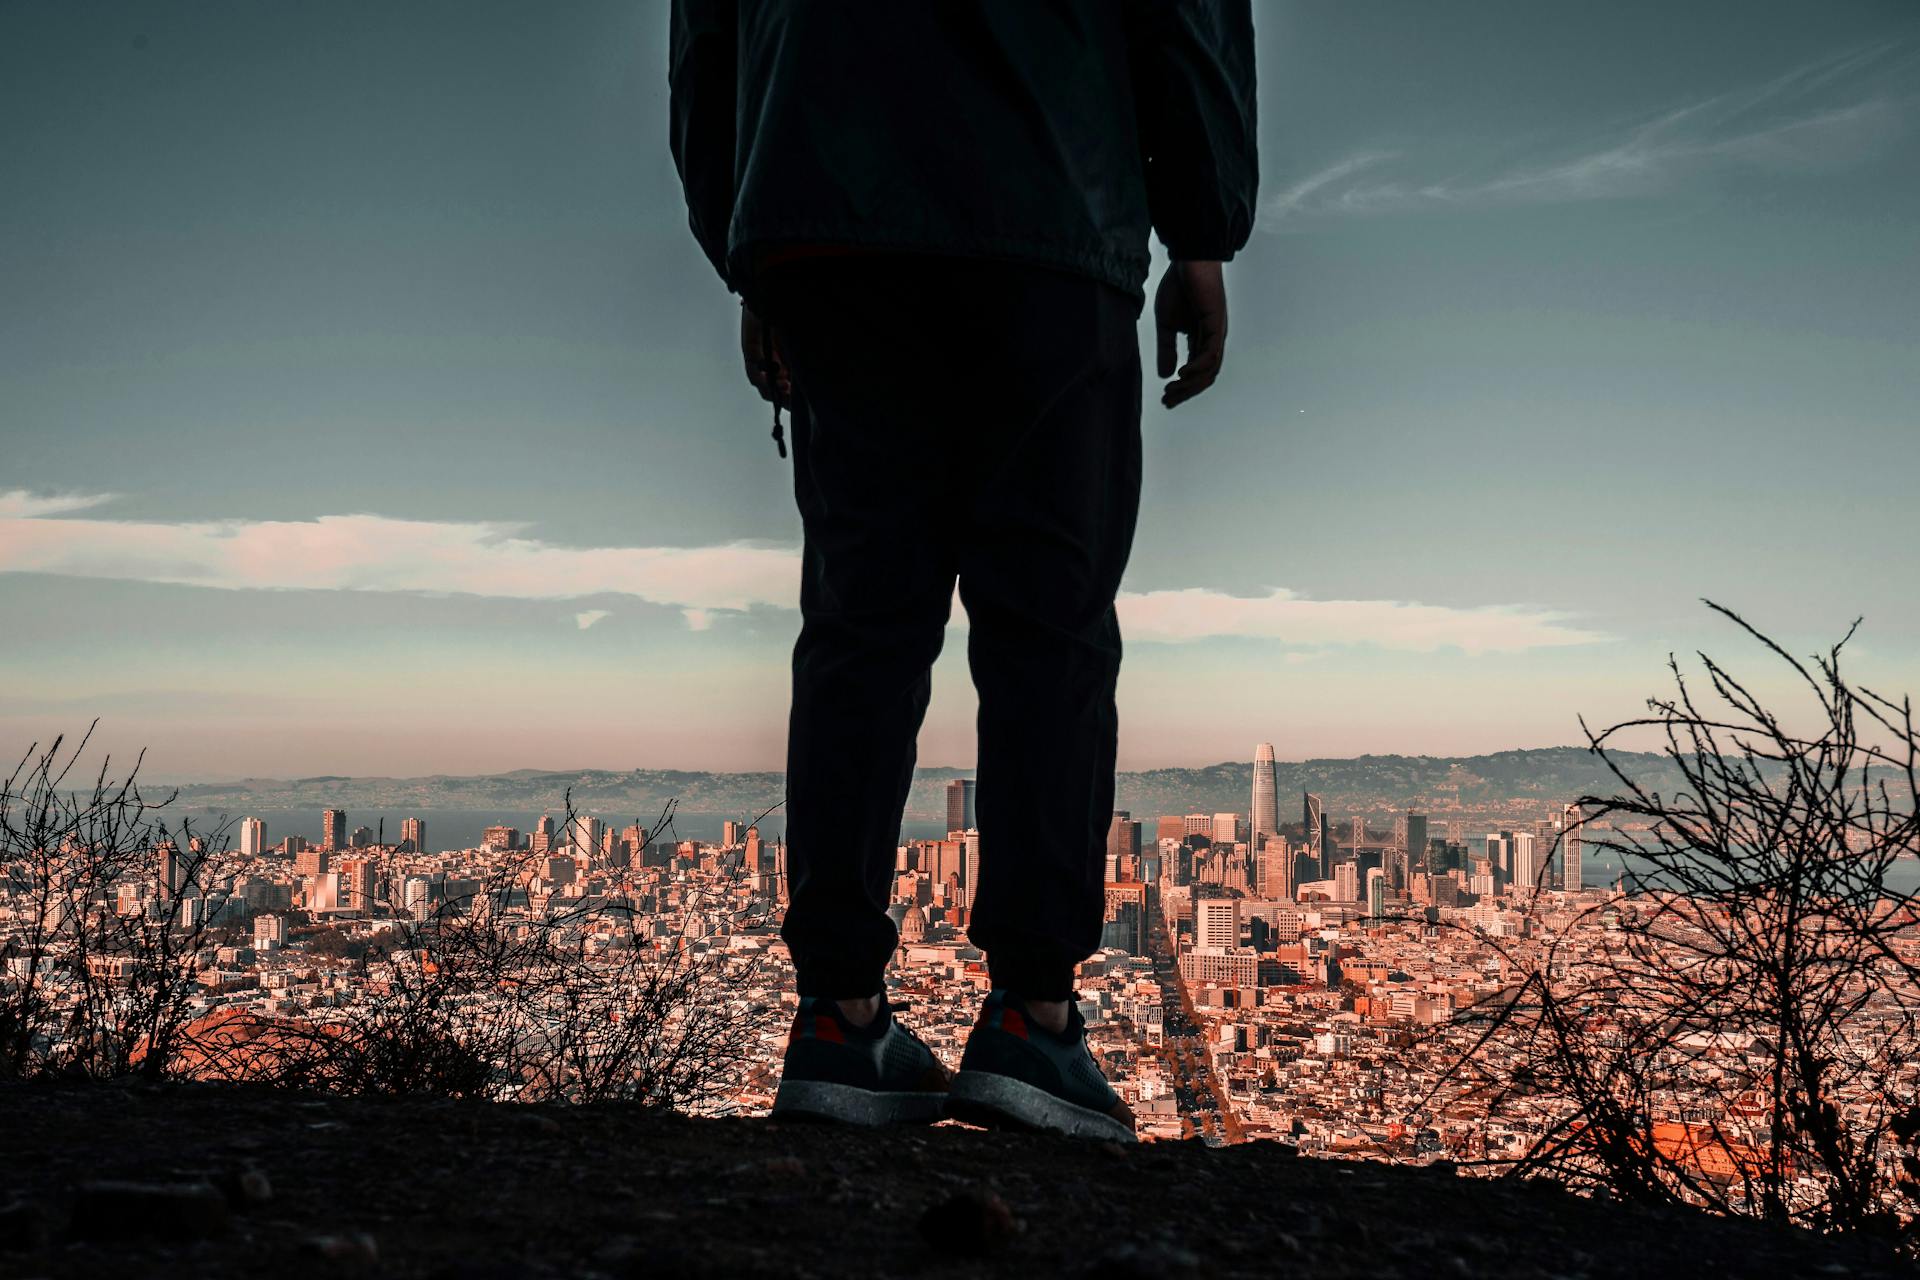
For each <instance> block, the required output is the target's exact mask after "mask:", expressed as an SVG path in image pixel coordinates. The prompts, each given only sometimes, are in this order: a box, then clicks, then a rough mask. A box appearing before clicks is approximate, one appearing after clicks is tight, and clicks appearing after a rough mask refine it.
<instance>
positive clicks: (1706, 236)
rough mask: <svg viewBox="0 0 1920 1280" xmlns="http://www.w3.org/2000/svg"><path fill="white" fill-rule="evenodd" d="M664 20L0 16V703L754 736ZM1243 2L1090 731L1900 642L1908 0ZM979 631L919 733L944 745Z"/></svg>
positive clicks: (1485, 719)
mask: <svg viewBox="0 0 1920 1280" xmlns="http://www.w3.org/2000/svg"><path fill="white" fill-rule="evenodd" d="M665 17H666V15H665V7H664V5H660V4H642V5H638V6H631V5H616V4H612V3H582V4H579V5H571V6H567V7H566V9H565V10H564V12H559V11H556V12H555V13H552V14H549V15H546V17H545V19H544V20H543V21H542V22H541V23H538V24H531V25H530V24H528V23H526V22H525V21H524V14H523V12H522V11H521V10H520V9H519V8H518V7H516V6H512V5H508V4H503V3H490V2H489V3H476V4H473V5H469V6H463V7H462V9H461V10H460V16H459V26H460V29H461V31H462V32H463V35H462V38H461V40H460V41H458V42H449V41H448V40H447V39H446V29H447V21H446V18H445V15H444V14H443V13H440V12H437V11H436V10H435V9H434V8H433V6H407V7H403V8H398V9H396V8H393V7H391V6H376V5H370V4H355V3H347V4H341V5H335V6H326V7H325V8H323V9H321V8H314V9H305V10H281V9H274V10H266V9H261V8H259V7H258V6H251V5H246V4H240V3H229V2H226V0H209V2H208V3H206V4H204V5H195V6H193V7H192V8H191V9H180V8H178V7H171V6H163V5H159V4H156V3H147V2H136V0H115V2H113V3H103V4H98V5H87V6H11V7H8V8H6V9H5V10H4V11H0V105H4V107H5V108H6V112H7V117H8V119H9V120H10V121H13V122H14V128H15V131H16V135H17V137H18V138H19V141H20V145H18V146H15V147H11V148H8V149H7V151H6V153H5V154H4V155H0V183H4V184H5V185H6V187H7V189H8V191H9V193H10V198H9V200H8V201H7V207H6V211H5V213H4V214H3V215H0V219H3V220H4V224H5V227H6V230H7V234H6V235H5V236H0V274H4V276H5V278H6V279H7V280H8V282H9V298H10V300H11V301H12V302H13V304H14V305H12V306H10V307H9V308H8V309H7V311H6V314H5V316H4V317H0V336H4V341H0V438H3V439H4V441H5V443H6V445H7V452H6V455H5V458H6V460H5V462H4V463H0V608H4V609H5V610H6V611H7V613H8V616H9V619H10V628H9V635H8V639H7V641H6V643H5V645H4V646H0V689H3V690H4V693H0V741H4V742H8V743H14V744H16V745H17V746H18V747H20V748H24V746H25V745H26V743H27V742H28V741H31V740H33V739H35V738H38V739H41V740H44V739H45V738H47V737H48V736H50V735H51V734H52V733H54V732H60V731H66V732H73V731H75V730H76V729H78V728H79V727H82V726H83V725H84V724H85V723H86V722H87V721H89V720H91V719H92V718H93V717H94V716H96V715H98V716H101V717H103V718H104V721H103V725H102V734H103V738H102V741H103V743H104V744H105V745H108V746H110V747H111V748H112V749H113V750H114V751H115V752H116V753H119V754H122V755H130V754H131V753H132V752H133V751H135V750H137V749H139V748H140V747H143V746H146V747H151V749H152V752H151V754H150V756H149V763H150V765H151V767H152V768H153V769H154V770H155V772H156V774H164V775H165V776H169V777H177V778H188V777H234V776H241V775H256V776H258V775H266V776H311V775H316V774H335V773H339V774H344V773H356V774H384V775H396V774H398V775H415V774H423V773H433V772H449V773H486V772H500V771H506V770H513V769H520V768H526V767H553V768H572V767H627V766H633V765H636V764H638V765H645V766H652V767H667V768H690V769H703V768H704V769H732V770H741V769H755V768H767V767H774V766H776V765H777V764H778V762H779V760H780V759H781V757H782V754H783V751H784V739H785V708H786V702H787V658H788V652H789V649H790V646H791V643H792V639H793V636H794V633H795V631H796V628H797V615H796V613H795V611H794V609H793V607H792V606H793V603H794V598H795V595H796V592H797V582H798V575H797V568H796V562H797V557H796V548H797V541H798V521H797V518H796V517H795V515H794V512H793V509H792V498H791V493H790V485H791V479H792V477H791V474H790V472H789V471H788V470H787V469H786V466H787V464H785V463H782V462H781V461H780V460H779V459H777V458H776V457H775V456H774V454H773V452H772V450H771V449H770V448H768V447H767V440H766V423H765V413H764V409H765V406H764V405H763V404H761V402H760V401H759V400H758V399H757V398H756V397H755V396H754V395H753V394H752V392H751V391H750V390H749V389H748V388H747V387H746V386H745V384H744V382H743V381H742V380H741V378H740V376H739V367H738V365H739V354H738V349H737V341H736V338H735V335H734V334H733V332H732V326H733V324H734V322H735V320H736V317H737V308H736V306H735V305H734V302H733V300H732V299H731V298H729V297H727V296H726V295H725V294H724V293H723V292H722V291H721V290H720V289H719V287H718V286H717V285H716V284H715V283H714V282H713V281H712V280H711V278H710V274H711V273H710V269H709V268H708V266H707V264H706V262H705V260H704V259H703V258H702V256H701V255H700V253H699V252H698V250H697V249H696V247H695V245H694V243H693V240H692V238H691V236H690V235H689V234H688V232H687V228H686V214H685V209H684V206H683V204H682V202H681V198H680V193H679V190H678V186H677V183H676V182H675V180H674V175H673V171H672V165H671V162H670V159H669V157H668V154H667V146H666V122H665V85H664V79H665V46H664V29H665ZM1256 35H1257V39H1258V41H1259V49H1258V56H1259V61H1260V65H1261V67H1262V101H1261V123H1260V129H1261V135H1260V143H1261V159H1262V171H1263V173H1264V174H1266V175H1267V181H1266V185H1265V187H1264V189H1263V193H1262V206H1261V218H1260V229H1259V231H1258V232H1257V234H1256V235H1255V237H1254V240H1253V243H1252V244H1251V245H1250V246H1249V247H1248V249H1247V250H1246V251H1245V252H1244V253H1243V254H1242V255H1240V257H1239V258H1237V259H1236V261H1235V262H1234V263H1233V264H1232V265H1231V266H1230V267H1229V269H1228V280H1229V288H1230V292H1231V296H1232V305H1233V337H1232V341H1231V346H1230V353H1229V357H1228V364H1227V368H1226V372H1225V375H1224V377H1223V379H1222V381H1221V383H1220V384H1219V385H1218V386H1217V387H1216V388H1215V389H1214V390H1213V391H1212V392H1210V393H1209V395H1208V396H1207V397H1205V398H1204V399H1202V400H1199V401H1196V402H1194V403H1193V404H1192V405H1190V406H1187V407H1185V408H1183V409H1182V410H1181V411H1180V412H1179V413H1178V414H1175V415H1171V416H1168V415H1164V414H1162V413H1160V411H1158V410H1157V409H1156V410H1153V411H1151V412H1150V414H1149V417H1148V421H1147V425H1146V441H1147V444H1146V447H1147V457H1146V460H1145V475H1146V492H1145V494H1144V497H1143V505H1142V510H1141V520H1140V530H1139V536H1138V540H1137V544H1136V549H1135V552H1134V555H1133V558H1132V560H1131V561H1130V564H1129V572H1128V575H1127V579H1126V581H1125V582H1124V583H1123V584H1122V593H1121V599H1120V604H1119V612H1120V617H1121V622H1122V628H1123V633H1124V636H1125V643H1126V646H1127V657H1126V661H1125V664H1124V666H1123V669H1122V674H1121V683H1120V692H1119V704H1120V713H1121V725H1122V729H1121V741H1120V767H1121V768H1123V769H1141V768H1152V767H1158V766H1162V765H1170V764H1181V763H1196V762H1202V761H1218V760H1226V759H1238V758H1240V754H1241V752H1242V751H1243V750H1244V748H1243V746H1242V744H1243V743H1245V742H1248V741H1272V742H1274V744H1275V746H1276V750H1277V751H1278V753H1279V754H1280V756H1281V757H1282V758H1288V759H1305V758H1324V757H1341V756H1354V755H1361V754H1365V753H1406V754H1430V755H1454V754H1472V753H1475V752H1480V751H1492V750H1500V749H1505V748H1511V747H1536V746H1550V745H1562V744H1578V743H1580V742H1581V741H1582V739H1581V738H1580V734H1579V726H1578V717H1579V716H1581V715H1585V716H1587V717H1588V718H1589V719H1590V720H1593V721H1597V722H1612V721H1613V720H1615V719H1619V718H1624V716H1625V715H1629V714H1632V713H1633V712H1635V711H1637V710H1638V709H1639V707H1640V705H1641V701H1642V699H1644V697H1645V696H1646V695H1647V694H1648V693H1650V692H1652V691H1654V690H1655V689H1657V688H1658V687H1660V686H1661V685H1662V683H1663V671H1662V665H1663V663H1664V661H1665V658H1666V655H1667V654H1668V653H1669V652H1673V651H1678V652H1680V653H1683V654H1684V653H1686V652H1689V651H1690V650H1692V649H1694V648H1696V647H1700V646H1703V645H1704V646H1708V647H1710V648H1711V647H1713V646H1716V645H1719V644H1721V643H1723V642H1724V640H1725V638H1726V633H1725V632H1724V631H1723V630H1721V629H1720V628H1718V627H1717V626H1716V625H1715V623H1714V622H1713V620H1712V619H1711V618H1710V617H1709V616H1708V615H1707V614H1706V611H1705V610H1703V609H1701V608H1700V607H1699V605H1698V604H1697V600H1698V598H1699V597H1702V596H1710V597H1712V598H1715V599H1717V600H1720V601H1722V602H1724V603H1726V604H1729V605H1731V606H1733V607H1736V608H1738V609H1740V610H1742V611H1743V612H1745V613H1747V614H1748V615H1749V616H1751V617H1752V618H1754V620H1755V621H1756V622H1757V623H1759V624H1760V625H1761V626H1762V628H1763V629H1765V630H1767V631H1768V632H1769V633H1770V634H1774V635H1777V636H1779V637H1780V638H1782V639H1783V640H1784V641H1786V642H1788V643H1789V645H1790V647H1791V648H1793V649H1794V650H1795V651H1796V652H1808V651H1811V650H1812V649H1815V648H1819V647H1824V646H1825V645H1826V644H1828V643H1830V642H1831V641H1832V640H1833V639H1835V638H1837V636H1838V634H1839V633H1840V632H1841V631H1843V630H1844V628H1845V627H1846V625H1847V624H1848V623H1849V622H1850V621H1851V620H1852V619H1853V618H1854V617H1855V616H1856V615H1862V614H1864V615H1865V616H1866V627H1865V629H1864V630H1863V632H1862V636H1861V640H1860V642H1859V643H1858V644H1857V645H1856V647H1855V650H1854V651H1853V652H1854V660H1855V665H1856V670H1857V672H1858V673H1859V674H1860V675H1861V677H1862V679H1863V682H1865V683H1869V684H1872V685H1876V686H1880V687H1884V688H1887V689H1890V690H1907V689H1912V688H1914V687H1915V686H1916V685H1917V684H1920V680H1916V679H1915V676H1916V674H1920V601H1916V600H1915V599H1914V598H1913V597H1912V596H1911V594H1910V593H1905V592H1901V591H1898V590H1895V589H1891V588H1892V584H1893V583H1894V582H1895V581H1896V574H1897V565H1898V563H1899V559H1900V556H1901V554H1902V551H1901V548H1903V547H1904V546H1905V545H1906V543H1907V541H1908V540H1909V530H1908V527H1907V526H1908V524H1909V523H1910V517H1909V514H1908V512H1909V501H1908V495H1907V493H1906V483H1907V482H1906V477H1907V476H1909V475H1911V474H1913V472H1914V471H1915V470H1916V469H1920V431H1915V430H1914V429H1913V423H1912V406H1913V405H1914V404H1915V403H1920V373H1916V370H1917V369H1920V359H1916V358H1915V354H1916V353H1915V349H1914V348H1915V343H1914V337H1913V331H1912V326H1911V322H1910V310H1911V298H1912V297H1913V295H1914V293H1915V291H1916V289H1920V255H1915V254H1913V253H1912V252H1911V241H1912V237H1911V228H1912V226H1913V225H1914V222H1915V219H1916V218H1917V217H1920V131H1917V130H1916V129H1915V128H1914V117H1915V101H1914V97H1913V95H1912V93H1911V91H1910V89H1909V88H1908V86H1909V85H1910V84H1911V83H1912V79H1913V72H1914V69H1915V66H1916V57H1917V56H1920V11H1916V10H1915V9H1914V8H1913V6H1911V5H1908V4H1899V3H1887V2H1874V0H1844V2H1840V3H1835V4H1831V5H1823V6H1819V7H1818V8H1817V9H1815V8H1809V7H1807V6H1801V5H1793V4H1788V3H1784V2H1775V0H1766V2H1762V3H1739V4H1736V3H1733V0H1711V2H1708V3H1701V4H1699V5H1695V6H1689V8H1688V10H1687V11H1686V13H1685V14H1683V15H1676V14H1675V13H1673V11H1672V10H1671V7H1670V6H1664V5H1655V4H1651V3H1631V4H1619V5H1610V6H1607V7H1605V9H1604V10H1594V11H1591V12H1563V11H1555V12H1552V13H1547V12H1545V11H1543V10H1541V9H1540V8H1539V7H1538V6H1530V5H1525V4H1520V3H1512V2H1505V0H1503V2H1501V3H1488V4H1485V5H1479V6H1475V7H1474V8H1473V9H1472V10H1471V11H1470V12H1461V13H1457V14H1450V15H1448V16H1447V18H1446V19H1445V20H1441V19H1440V18H1438V17H1436V16H1435V15H1433V14H1432V12H1431V10H1430V7H1429V6H1424V5H1421V4H1418V3H1416V2H1414V0H1392V2H1391V3H1385V4H1382V5H1379V6H1375V7H1372V8H1370V9H1368V10H1367V11H1366V12H1365V13H1361V12H1359V11H1356V10H1353V9H1352V7H1351V6H1335V7H1326V6H1313V5H1307V4H1293V3H1276V4H1273V5H1264V4H1263V5H1262V6H1261V7H1260V10H1259V13H1258V14H1257V15H1256ZM349 74H350V75H351V77H352V79H353V82H354V83H355V84H357V85H359V86H361V91H360V92H357V93H356V94H354V95H352V96H351V97H350V98H343V97H342V95H341V94H340V93H339V91H338V86H339V84H340V83H341V82H342V80H343V78H344V77H346V76H348V75H349ZM962 363H963V365H964V362H962ZM966 372H967V374H968V376H976V375H977V374H978V372H979V371H974V370H970V369H969V370H966ZM1837 460H1855V462H1856V463H1857V465H1856V464H1854V463H1848V464H1845V465H1840V464H1838V463H1837ZM1834 512H1844V520H1845V529H1844V533H1845V536H1846V537H1847V539H1848V541H1849V542H1850V543H1852V544H1856V545H1859V546H1862V547H1864V548H1866V549H1867V550H1866V553H1865V555H1864V556H1863V557H1861V558H1852V557H1849V558H1845V559H1841V560H1836V559H1835V558H1834V557H1833V556H1832V554H1831V546H1830V540H1829V539H1828V538H1826V537H1818V536H1813V535H1811V534H1810V532H1809V529H1810V526H1811V525H1812V523H1813V522H1814V521H1815V519H1816V518H1819V519H1825V518H1827V513H1834ZM1756 513H1764V515H1765V517H1766V518H1756ZM932 514H933V513H929V516H930V518H931V517H932ZM76 619H82V620H85V625H77V624H76V622H75V620H76ZM964 628H965V622H964V612H963V611H961V610H959V609H957V608H956V610H955V612H954V621H953V625H952V626H951V627H950V629H949V633H948V637H947V643H946V646H945V651H944V653H943V655H942V657H941V659H940V661H939V663H938V665H937V667H936V670H935V678H934V690H935V691H934V698H933V703H932V705H931V707H930V710H929V714H928V719H927V724H926V728H925V731H924V732H923V734H922V739H921V744H920V746H921V751H920V755H921V758H922V759H925V760H930V761H939V762H942V763H948V764H953V765H955V766H958V767H966V766H967V765H968V764H969V763H970V762H971V761H972V759H973V748H972V730H973V711H974V699H973V696H972V691H971V688H970V686H969V683H968V680H967V673H966V665H965V660H964V651H965V647H966V646H965V643H964V640H965V634H964ZM509 730H510V731H509Z"/></svg>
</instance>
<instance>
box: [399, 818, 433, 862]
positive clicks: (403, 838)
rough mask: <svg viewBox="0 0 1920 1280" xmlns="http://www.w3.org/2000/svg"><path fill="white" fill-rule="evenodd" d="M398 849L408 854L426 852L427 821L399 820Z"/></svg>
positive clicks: (414, 819)
mask: <svg viewBox="0 0 1920 1280" xmlns="http://www.w3.org/2000/svg"><path fill="white" fill-rule="evenodd" d="M400 847H401V848H402V849H405V850H406V851H407V852H408V853H425V852H427V820H426V819H425V818H402V819H400Z"/></svg>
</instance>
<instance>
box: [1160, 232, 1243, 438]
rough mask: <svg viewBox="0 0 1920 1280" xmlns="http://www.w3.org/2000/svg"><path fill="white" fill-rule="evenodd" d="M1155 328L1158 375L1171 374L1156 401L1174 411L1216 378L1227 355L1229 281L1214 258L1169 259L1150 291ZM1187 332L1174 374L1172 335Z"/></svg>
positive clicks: (1175, 358) (1174, 353)
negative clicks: (1184, 353) (1183, 354)
mask: <svg viewBox="0 0 1920 1280" xmlns="http://www.w3.org/2000/svg"><path fill="white" fill-rule="evenodd" d="M1153 328H1154V332H1155V334H1156V336H1157V337H1158V338H1159V348H1160V361H1159V369H1160V376H1161V377H1163V378H1172V379H1173V381H1171V382H1169V383H1168V384H1167V385H1166V388H1165V390H1163V391H1162V392H1161V394H1160V403H1161V404H1163V405H1165V406H1167V408H1169V409H1172V408H1174V407H1176V406H1178V405H1181V404H1184V403H1186V402H1187V401H1188V400H1191V399H1193V398H1194V397H1195V396H1197V395H1199V394H1200V393H1201V392H1202V391H1205V390H1206V389H1207V388H1208V387H1210V386H1212V385H1213V380H1214V379H1215V378H1217V377H1219V376H1220V362H1221V360H1222V359H1224V358H1225V356H1226V353H1227V283H1226V280H1225V278H1224V277H1223V276H1222V274H1221V271H1220V264H1219V263H1217V262H1172V263H1168V264H1167V270H1166V274H1164V275H1162V276H1161V277H1160V288H1159V289H1158V290H1157V291H1156V292H1155V293H1154V295H1153ZM1182 333H1184V334H1186V335H1187V362H1186V363H1185V364H1183V365H1181V366H1180V368H1179V371H1178V376H1175V370H1174V362H1175V361H1176V360H1177V359H1178V351H1177V350H1176V342H1175V335H1176V334H1182Z"/></svg>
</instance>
